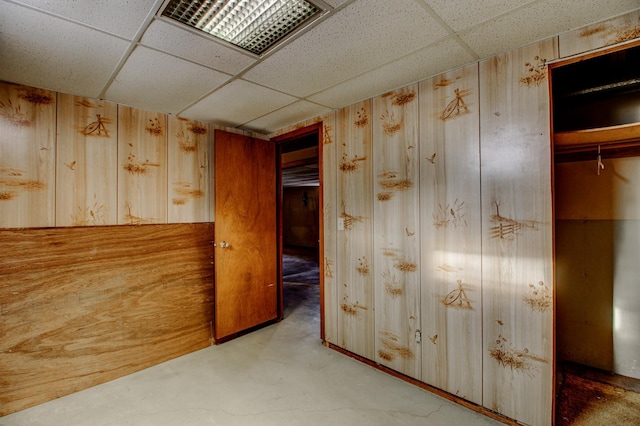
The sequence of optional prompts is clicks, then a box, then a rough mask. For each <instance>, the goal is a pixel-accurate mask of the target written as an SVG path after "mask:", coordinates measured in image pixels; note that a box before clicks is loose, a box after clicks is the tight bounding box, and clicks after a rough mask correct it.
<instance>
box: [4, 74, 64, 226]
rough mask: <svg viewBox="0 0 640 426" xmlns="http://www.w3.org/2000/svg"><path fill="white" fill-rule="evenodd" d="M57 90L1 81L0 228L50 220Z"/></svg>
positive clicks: (48, 223)
mask: <svg viewBox="0 0 640 426" xmlns="http://www.w3.org/2000/svg"><path fill="white" fill-rule="evenodd" d="M55 157H56V94H55V93H54V92H51V91H49V90H41V89H34V88H31V87H26V86H19V85H15V84H10V83H4V82H0V228H20V227H39V226H54V225H55V161H56V160H55Z"/></svg>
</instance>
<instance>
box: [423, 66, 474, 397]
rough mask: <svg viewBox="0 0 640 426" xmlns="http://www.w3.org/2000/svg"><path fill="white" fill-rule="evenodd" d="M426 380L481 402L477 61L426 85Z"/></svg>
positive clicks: (424, 302)
mask: <svg viewBox="0 0 640 426" xmlns="http://www.w3.org/2000/svg"><path fill="white" fill-rule="evenodd" d="M419 101H420V153H421V155H420V165H421V169H420V212H421V218H422V222H421V224H420V228H421V234H422V259H423V264H422V268H421V271H422V273H421V277H422V287H421V297H422V304H421V306H422V333H423V344H422V348H423V354H422V380H423V381H424V382H426V383H428V384H430V385H432V386H435V387H437V388H440V389H443V390H445V391H447V392H449V393H452V394H454V395H457V396H460V397H462V398H464V399H467V400H469V401H472V402H474V403H476V404H482V297H481V296H482V292H481V290H482V273H481V262H480V254H481V247H482V245H481V214H480V213H481V208H480V140H479V137H480V134H479V132H480V130H479V121H478V120H479V106H480V105H479V97H478V65H477V64H474V65H470V66H468V67H465V68H462V69H459V70H455V71H451V72H448V73H446V74H442V75H441V76H438V77H435V78H432V79H430V80H426V81H424V82H422V83H420V100H419Z"/></svg>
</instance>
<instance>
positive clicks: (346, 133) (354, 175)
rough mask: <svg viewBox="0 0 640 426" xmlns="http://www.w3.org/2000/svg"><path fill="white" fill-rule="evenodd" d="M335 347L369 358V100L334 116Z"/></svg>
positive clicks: (371, 341) (371, 325)
mask: <svg viewBox="0 0 640 426" xmlns="http://www.w3.org/2000/svg"><path fill="white" fill-rule="evenodd" d="M337 117H338V123H339V125H338V128H337V134H336V138H337V141H338V143H337V145H336V148H337V158H338V159H339V164H338V188H337V199H338V220H339V221H340V222H341V225H339V230H338V234H337V243H338V251H337V255H338V257H337V258H338V259H340V265H338V267H337V274H338V277H337V283H338V302H339V305H340V310H339V311H338V345H339V346H340V347H342V348H344V349H346V350H348V351H350V352H354V353H356V354H358V355H361V356H364V357H366V358H368V359H373V358H374V357H375V351H374V346H375V345H374V343H375V336H374V309H373V308H374V303H373V301H374V289H373V275H374V267H373V263H372V262H373V249H372V233H373V181H372V175H371V173H372V152H371V137H372V123H373V120H372V117H371V101H365V102H361V103H358V104H355V105H352V106H350V107H347V108H345V109H343V110H341V111H339V112H338V115H337Z"/></svg>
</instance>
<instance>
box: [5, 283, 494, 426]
mask: <svg viewBox="0 0 640 426" xmlns="http://www.w3.org/2000/svg"><path fill="white" fill-rule="evenodd" d="M286 287H287V289H286V297H285V303H286V305H285V319H284V320H283V321H282V322H280V323H278V324H274V325H271V326H268V327H265V328H263V329H260V330H258V331H255V332H253V333H251V334H247V335H245V336H242V337H239V338H237V339H235V340H232V341H229V342H227V343H224V344H222V345H219V346H213V347H209V348H206V349H203V350H200V351H197V352H194V353H192V354H189V355H186V356H183V357H180V358H177V359H174V360H171V361H168V362H165V363H163V364H160V365H157V366H154V367H151V368H148V369H146V370H143V371H140V372H138V373H135V374H131V375H129V376H126V377H122V378H120V379H117V380H114V381H111V382H109V383H105V384H102V385H99V386H95V387H93V388H90V389H87V390H84V391H82V392H78V393H75V394H72V395H69V396H66V397H63V398H60V399H57V400H54V401H50V402H47V403H45V404H41V405H38V406H36V407H33V408H29V409H27V410H23V411H20V412H18V413H14V414H10V415H8V416H5V417H0V426H18V425H20V426H30V425H47V426H56V425H61V426H62V425H64V426H75V425H92V426H106V425H114V426H115V425H118V426H122V425H135V426H143V425H149V426H151V425H152V426H163V425H171V426H176V425H279V426H282V425H367V426H371V425H385V426H389V425H403V426H404V425H422V426H424V425H429V426H431V425H433V426H436V425H442V426H452V425H456V426H461V425H498V424H500V423H498V422H496V421H494V420H492V419H489V418H487V417H484V416H482V415H480V414H477V413H475V412H473V411H471V410H469V409H467V408H464V407H462V406H459V405H457V404H454V403H452V402H449V401H447V400H445V399H442V398H440V397H438V396H436V395H433V394H431V393H429V392H427V391H425V390H422V389H420V388H418V387H416V386H413V385H411V384H409V383H406V382H404V381H402V380H400V379H397V378H395V377H393V376H390V375H388V374H385V373H382V372H380V371H378V370H376V369H374V368H372V367H369V366H367V365H365V364H363V363H360V362H358V361H355V360H353V359H351V358H349V357H347V356H344V355H342V354H340V353H338V352H336V351H334V350H331V349H329V348H326V347H325V346H323V345H322V343H321V341H320V338H319V334H320V331H319V330H320V323H319V314H318V310H319V308H318V286H317V285H304V284H300V285H287V286H286Z"/></svg>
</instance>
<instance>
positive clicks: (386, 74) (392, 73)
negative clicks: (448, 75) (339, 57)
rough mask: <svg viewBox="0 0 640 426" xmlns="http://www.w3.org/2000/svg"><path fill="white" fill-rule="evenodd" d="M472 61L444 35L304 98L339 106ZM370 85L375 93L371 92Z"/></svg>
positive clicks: (461, 48) (455, 43)
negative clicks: (401, 56) (417, 49)
mask: <svg viewBox="0 0 640 426" xmlns="http://www.w3.org/2000/svg"><path fill="white" fill-rule="evenodd" d="M473 61H474V58H473V57H472V56H471V55H470V54H469V53H468V52H467V51H466V50H465V49H464V48H463V47H462V46H460V44H459V43H458V42H457V41H456V40H454V39H453V38H448V39H445V40H443V41H441V42H439V43H436V44H434V45H432V46H429V47H427V48H424V49H422V50H420V51H418V52H416V53H413V54H411V55H408V56H406V57H404V58H402V59H400V60H398V61H394V62H391V63H389V64H387V65H384V66H382V67H380V68H378V69H375V70H373V71H370V72H368V73H365V74H363V75H360V76H358V77H356V78H353V79H351V80H348V81H345V82H344V83H340V84H338V85H337V86H334V87H332V88H330V89H327V90H324V91H322V92H320V93H317V94H315V95H313V96H309V97H308V99H309V100H311V101H313V102H318V103H319V104H322V105H327V106H330V107H332V108H343V107H345V106H348V105H351V104H354V103H356V102H358V101H361V100H363V99H367V98H370V97H372V96H375V95H379V94H382V93H385V92H388V91H390V90H394V89H397V88H399V87H402V86H405V85H407V84H410V83H413V82H416V81H421V80H424V79H426V78H428V77H431V76H433V75H436V74H439V73H442V72H444V71H448V70H450V69H453V68H457V67H459V66H462V65H464V64H468V63H470V62H473ZM372 87H375V90H376V93H372V90H371V88H372Z"/></svg>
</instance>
